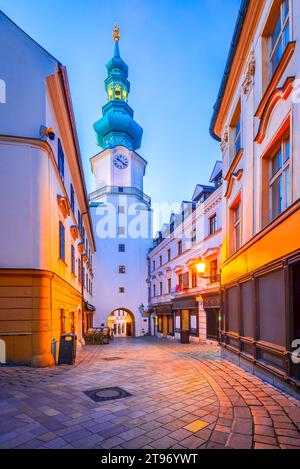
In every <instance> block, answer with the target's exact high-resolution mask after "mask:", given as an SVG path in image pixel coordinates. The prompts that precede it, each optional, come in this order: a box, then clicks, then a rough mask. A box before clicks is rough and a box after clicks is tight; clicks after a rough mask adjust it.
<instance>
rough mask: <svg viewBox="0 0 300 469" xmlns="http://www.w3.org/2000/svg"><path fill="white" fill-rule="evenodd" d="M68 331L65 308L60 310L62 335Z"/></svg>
mask: <svg viewBox="0 0 300 469" xmlns="http://www.w3.org/2000/svg"><path fill="white" fill-rule="evenodd" d="M65 333H66V316H65V311H64V310H63V309H61V310H60V335H63V334H65Z"/></svg>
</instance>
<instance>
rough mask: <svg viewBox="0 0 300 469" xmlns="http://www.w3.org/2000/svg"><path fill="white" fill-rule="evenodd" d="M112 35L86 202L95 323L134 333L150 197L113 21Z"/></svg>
mask: <svg viewBox="0 0 300 469" xmlns="http://www.w3.org/2000/svg"><path fill="white" fill-rule="evenodd" d="M113 37H114V40H115V48H114V54H113V57H112V59H111V60H110V61H109V62H108V63H107V65H106V69H107V78H106V80H105V89H106V92H107V98H108V100H107V103H106V104H105V105H104V106H103V108H102V117H101V118H100V119H99V120H98V121H97V122H96V123H95V124H94V130H95V133H96V139H97V144H98V146H99V147H101V148H102V150H101V151H100V152H99V153H98V154H96V155H95V156H94V157H92V158H91V166H92V173H93V178H94V188H95V190H94V192H92V193H91V194H90V207H91V212H92V218H93V224H94V231H95V235H96V248H97V252H96V256H94V258H95V264H94V266H93V270H94V273H95V279H94V302H95V306H96V325H97V326H99V325H100V324H105V325H108V324H109V325H110V327H114V328H115V334H116V335H122V336H124V335H132V336H140V335H143V334H146V333H147V332H148V329H149V324H148V315H147V312H146V311H145V308H144V305H147V304H148V285H147V283H146V279H147V255H148V251H149V248H150V247H151V244H152V211H151V200H150V198H149V197H148V196H147V195H146V194H144V189H143V178H144V175H145V170H146V166H147V162H146V160H145V159H144V158H142V157H141V156H140V155H139V154H138V153H137V150H138V149H139V148H140V146H141V142H142V134H143V129H142V128H141V127H140V126H139V124H137V122H136V121H135V120H134V118H133V114H134V113H133V110H132V109H131V107H130V106H129V104H128V95H129V93H130V83H129V81H128V66H127V65H126V63H125V62H124V61H123V60H122V58H121V56H120V50H119V39H120V34H119V29H118V27H117V26H115V28H114V31H113ZM122 312H123V313H124V318H126V321H125V319H124V321H125V323H126V324H125V323H124V325H123V326H120V324H121V323H120V321H119V319H118V321H114V317H118V318H120V317H123V316H122ZM120 315H121V316H120ZM114 324H115V325H114ZM120 327H121V329H122V327H123V329H122V330H121V329H120ZM120 330H121V332H122V333H120V334H119V332H120Z"/></svg>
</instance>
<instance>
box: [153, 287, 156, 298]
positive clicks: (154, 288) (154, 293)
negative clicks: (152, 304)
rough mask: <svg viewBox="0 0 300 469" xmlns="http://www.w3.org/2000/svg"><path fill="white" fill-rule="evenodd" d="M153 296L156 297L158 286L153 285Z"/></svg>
mask: <svg viewBox="0 0 300 469" xmlns="http://www.w3.org/2000/svg"><path fill="white" fill-rule="evenodd" d="M153 296H156V285H153Z"/></svg>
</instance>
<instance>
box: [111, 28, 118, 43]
mask: <svg viewBox="0 0 300 469" xmlns="http://www.w3.org/2000/svg"><path fill="white" fill-rule="evenodd" d="M112 35H113V38H114V40H115V41H116V42H118V41H119V39H120V28H119V27H118V26H117V25H116V24H115V26H114V29H113V32H112Z"/></svg>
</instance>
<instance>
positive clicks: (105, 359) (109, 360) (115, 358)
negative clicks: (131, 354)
mask: <svg viewBox="0 0 300 469" xmlns="http://www.w3.org/2000/svg"><path fill="white" fill-rule="evenodd" d="M102 360H104V361H106V362H112V361H114V360H123V358H121V357H106V358H102Z"/></svg>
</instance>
